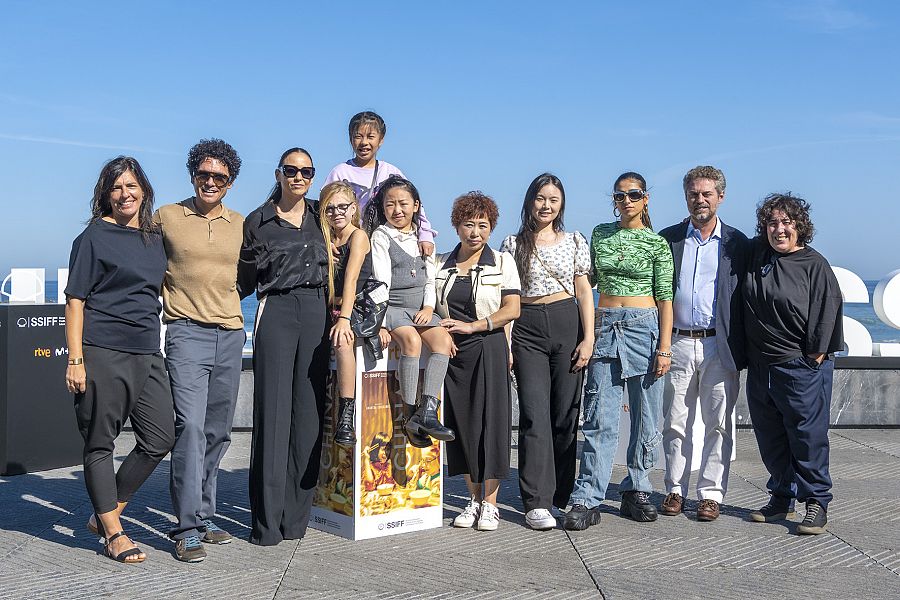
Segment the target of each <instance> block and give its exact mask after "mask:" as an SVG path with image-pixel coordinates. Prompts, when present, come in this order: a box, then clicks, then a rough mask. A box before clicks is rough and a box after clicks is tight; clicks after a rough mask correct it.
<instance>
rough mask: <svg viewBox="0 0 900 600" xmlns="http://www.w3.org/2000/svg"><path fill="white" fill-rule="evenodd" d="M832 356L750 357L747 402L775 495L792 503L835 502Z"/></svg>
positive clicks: (770, 488) (824, 504)
mask: <svg viewBox="0 0 900 600" xmlns="http://www.w3.org/2000/svg"><path fill="white" fill-rule="evenodd" d="M833 377H834V361H832V360H829V359H825V360H824V361H823V362H822V364H821V365H819V366H814V365H812V366H811V363H810V361H808V360H806V359H805V358H795V359H794V360H791V361H788V362H786V363H780V364H776V365H760V364H753V363H752V362H751V363H750V366H749V367H748V369H747V406H748V408H749V409H750V419H751V420H752V421H753V433H754V434H755V435H756V442H757V443H758V444H759V454H760V457H761V458H762V461H763V464H764V465H765V466H766V470H767V471H768V472H769V475H770V477H769V481H768V483H767V484H766V487H767V488H768V489H769V492H770V493H771V494H772V496H773V497H775V498H777V499H780V500H781V502H783V503H784V504H788V503H790V502H791V501H793V499H794V498H797V499H798V500H800V501H801V502H806V501H807V500H816V501H818V502H819V504H821V505H822V506H823V507H825V508H826V509H827V508H828V503H829V502H831V499H832V494H831V474H830V473H829V470H828V456H829V444H828V424H829V421H830V417H831V384H832V380H833Z"/></svg>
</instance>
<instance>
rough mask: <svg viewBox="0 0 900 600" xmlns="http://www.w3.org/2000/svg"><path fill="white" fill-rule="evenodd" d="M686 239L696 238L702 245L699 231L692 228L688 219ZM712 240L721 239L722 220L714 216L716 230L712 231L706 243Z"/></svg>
mask: <svg viewBox="0 0 900 600" xmlns="http://www.w3.org/2000/svg"><path fill="white" fill-rule="evenodd" d="M695 234H696V235H695ZM687 237H696V238H697V240H698V241H699V242H700V243H704V242H703V240H702V239H701V237H700V230H699V229H697V228H696V227H694V224H693V223H691V220H690V219H688V228H687ZM713 238H715V239H717V240H721V239H722V219H720V218H719V216H718V215H716V228H715V229H713V232H712V235H711V236H709V239H708V240H706V241H707V242H708V241H709V240H711V239H713Z"/></svg>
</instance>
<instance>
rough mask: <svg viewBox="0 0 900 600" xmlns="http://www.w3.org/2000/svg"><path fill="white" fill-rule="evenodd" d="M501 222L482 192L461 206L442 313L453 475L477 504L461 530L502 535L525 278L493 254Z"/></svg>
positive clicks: (442, 285)
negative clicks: (513, 346)
mask: <svg viewBox="0 0 900 600" xmlns="http://www.w3.org/2000/svg"><path fill="white" fill-rule="evenodd" d="M499 216H500V214H499V211H498V210H497V204H496V203H495V202H494V201H493V200H492V199H491V198H490V197H488V196H485V195H484V194H482V193H481V192H469V193H468V194H465V195H464V196H460V197H459V198H457V199H456V201H455V202H454V203H453V212H452V213H451V215H450V222H451V223H452V224H453V227H455V228H456V233H457V234H458V235H459V242H460V243H459V244H457V246H456V248H454V250H453V251H452V252H448V253H447V254H441V255H440V256H439V257H438V274H437V277H436V278H435V290H436V292H437V299H438V303H437V312H438V314H439V315H441V317H443V320H442V321H441V325H443V326H444V327H445V328H446V329H447V331H449V332H450V333H452V334H453V341H454V343H455V344H456V346H457V352H456V356H454V357H453V358H452V359H450V367H449V368H448V369H447V379H446V381H445V382H444V396H445V397H446V398H447V404H446V409H447V412H446V417H445V421H446V423H447V425H448V426H449V427H451V428H452V429H453V431H454V432H455V433H456V440H455V441H453V442H449V443H448V444H447V474H448V475H451V476H452V475H464V476H465V479H466V486H468V488H469V494H470V499H469V504H468V506H466V508H465V509H464V510H463V512H462V513H461V514H460V515H459V516H457V517H456V518H455V519H454V520H453V526H454V527H471V526H472V525H475V527H476V529H478V530H480V531H491V530H494V529H497V526H498V525H499V524H500V512H499V511H498V510H497V492H498V490H499V489H500V481H501V480H502V479H505V478H506V476H507V475H508V474H509V451H510V448H509V431H510V425H511V415H510V412H511V411H510V406H511V398H510V392H509V383H510V382H509V379H510V377H509V363H508V357H509V346H508V345H507V342H506V335H505V332H504V325H506V324H507V323H510V322H512V320H513V319H516V318H518V316H519V294H520V290H519V288H520V285H519V272H518V270H517V269H516V262H515V260H514V259H513V257H512V256H511V255H510V254H507V253H501V252H497V251H495V250H492V249H491V247H490V246H488V244H487V242H488V238H489V237H490V235H491V231H492V230H493V229H494V227H495V226H496V225H497V219H498V218H499Z"/></svg>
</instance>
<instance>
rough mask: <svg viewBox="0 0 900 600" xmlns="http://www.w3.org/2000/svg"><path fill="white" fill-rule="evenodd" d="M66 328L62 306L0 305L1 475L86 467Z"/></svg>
mask: <svg viewBox="0 0 900 600" xmlns="http://www.w3.org/2000/svg"><path fill="white" fill-rule="evenodd" d="M65 325H66V321H65V307H64V306H63V305H61V304H37V305H34V304H32V305H28V304H0V474H3V475H16V474H19V473H29V472H33V471H43V470H46V469H55V468H59V467H68V466H72V465H77V464H79V463H81V460H82V456H81V455H82V448H83V445H84V442H83V440H82V439H81V435H80V434H79V433H78V426H77V424H76V421H75V410H74V407H73V396H72V394H70V393H69V392H68V390H66V382H65V374H66V364H67V362H66V361H67V359H68V356H69V349H68V347H67V346H66V330H65Z"/></svg>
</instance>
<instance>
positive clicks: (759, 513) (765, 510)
mask: <svg viewBox="0 0 900 600" xmlns="http://www.w3.org/2000/svg"><path fill="white" fill-rule="evenodd" d="M796 515H797V513H795V512H794V503H793V501H791V500H788V502H787V504H785V502H784V499H776V497H775V496H771V497H770V498H769V503H768V504H766V505H765V506H763V507H762V508H760V509H759V510H754V511H751V512H750V518H751V519H753V520H754V521H756V522H757V523H774V522H775V521H784V520H785V519H791V518H793V517H795V516H796Z"/></svg>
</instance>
